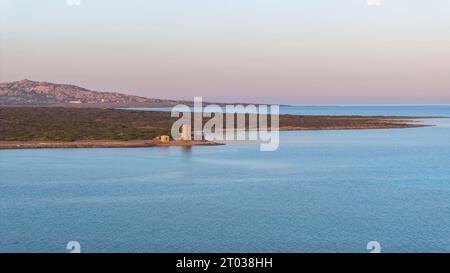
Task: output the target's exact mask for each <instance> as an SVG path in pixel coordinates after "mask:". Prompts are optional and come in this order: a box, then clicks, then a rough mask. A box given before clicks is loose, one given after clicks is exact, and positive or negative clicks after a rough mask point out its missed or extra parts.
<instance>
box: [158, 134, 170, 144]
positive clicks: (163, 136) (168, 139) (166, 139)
mask: <svg viewBox="0 0 450 273" xmlns="http://www.w3.org/2000/svg"><path fill="white" fill-rule="evenodd" d="M159 140H160V141H161V142H164V143H166V142H169V141H170V136H168V135H162V136H159Z"/></svg>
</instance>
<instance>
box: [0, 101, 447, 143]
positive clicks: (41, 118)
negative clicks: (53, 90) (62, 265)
mask: <svg viewBox="0 0 450 273" xmlns="http://www.w3.org/2000/svg"><path fill="white" fill-rule="evenodd" d="M236 118H237V115H236ZM246 118H248V117H246ZM437 118H448V117H444V116H314V115H286V114H285V115H280V116H279V128H278V130H279V131H319V130H367V129H405V128H418V127H429V126H435V125H433V124H426V121H425V120H426V119H437ZM175 121H176V118H173V117H171V115H170V113H168V112H157V111H134V110H118V109H94V108H81V109H74V108H46V107H34V108H31V107H0V149H39V148H141V147H161V146H165V147H168V146H197V145H203V146H214V145H223V144H222V143H215V142H210V141H194V140H191V141H170V142H161V141H159V140H155V139H156V138H157V137H158V136H161V135H169V134H170V127H171V125H172V124H173V122H175ZM206 121H207V120H206V119H203V123H205V122H206ZM269 128H270V126H269ZM255 129H256V128H253V127H249V126H248V125H245V126H244V127H239V128H238V127H237V125H235V127H234V130H237V131H247V130H255ZM217 130H227V129H226V128H216V131H217Z"/></svg>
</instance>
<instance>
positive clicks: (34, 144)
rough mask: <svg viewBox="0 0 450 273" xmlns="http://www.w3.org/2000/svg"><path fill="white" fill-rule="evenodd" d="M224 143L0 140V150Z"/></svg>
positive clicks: (201, 141) (211, 143)
mask: <svg viewBox="0 0 450 273" xmlns="http://www.w3.org/2000/svg"><path fill="white" fill-rule="evenodd" d="M216 145H224V144H221V143H217V142H212V141H207V140H174V141H170V142H161V141H155V140H128V141H124V140H76V141H0V150H11V149H58V148H146V147H170V146H184V147H189V146H216Z"/></svg>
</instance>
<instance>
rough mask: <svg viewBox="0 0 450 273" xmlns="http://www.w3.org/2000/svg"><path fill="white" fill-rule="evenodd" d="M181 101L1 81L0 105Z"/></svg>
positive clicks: (170, 102)
mask: <svg viewBox="0 0 450 273" xmlns="http://www.w3.org/2000/svg"><path fill="white" fill-rule="evenodd" d="M180 102H181V101H175V100H160V99H150V98H144V97H138V96H132V95H126V94H121V93H115V92H99V91H92V90H89V89H86V88H82V87H79V86H75V85H69V84H55V83H49V82H39V81H30V80H27V79H25V80H21V81H15V82H6V83H0V105H3V106H12V105H17V106H19V105H22V106H73V107H86V106H87V107H114V106H116V107H120V106H130V107H132V106H142V107H145V106H148V107H152V106H153V107H155V106H156V107H162V106H173V105H175V104H177V103H180Z"/></svg>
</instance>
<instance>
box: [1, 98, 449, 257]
mask: <svg viewBox="0 0 450 273" xmlns="http://www.w3.org/2000/svg"><path fill="white" fill-rule="evenodd" d="M346 107H347V108H348V106H346ZM416 107H419V106H416ZM427 109H428V110H427ZM291 110H293V108H292V109H291ZM297 111H303V109H297ZM309 111H310V112H309V113H312V112H315V113H317V114H326V113H328V114H358V113H360V114H370V115H372V114H379V115H393V114H394V113H397V114H395V115H398V114H400V113H403V114H405V115H411V114H412V115H447V116H450V108H449V107H448V106H434V107H433V106H422V107H419V108H418V109H416V110H414V109H413V108H408V109H404V108H401V107H392V108H388V109H378V110H377V111H378V112H373V111H374V109H371V108H369V109H367V108H366V109H364V108H361V109H360V108H355V109H352V108H350V109H347V112H345V113H344V112H342V113H341V111H342V110H341V108H338V107H335V108H333V107H331V108H330V109H323V108H322V109H315V108H314V109H313V108H311V109H309ZM411 111H412V112H411ZM414 111H416V112H414ZM435 122H436V123H439V124H442V125H447V126H437V127H427V128H414V129H391V130H349V131H309V132H282V134H281V144H280V148H279V149H278V151H276V152H266V153H262V152H260V151H259V146H257V145H242V144H239V145H238V144H236V145H226V146H217V147H193V148H192V149H185V148H179V147H171V148H137V149H42V150H37V149H36V150H1V151H0V252H10V251H12V252H66V250H65V246H66V244H67V242H68V241H70V240H76V241H79V242H80V243H81V246H82V251H84V252H367V250H366V244H367V242H368V241H372V240H376V241H379V242H380V243H381V245H382V250H383V251H385V252H450V127H449V126H448V125H449V124H450V122H449V120H446V119H443V120H436V121H435Z"/></svg>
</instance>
